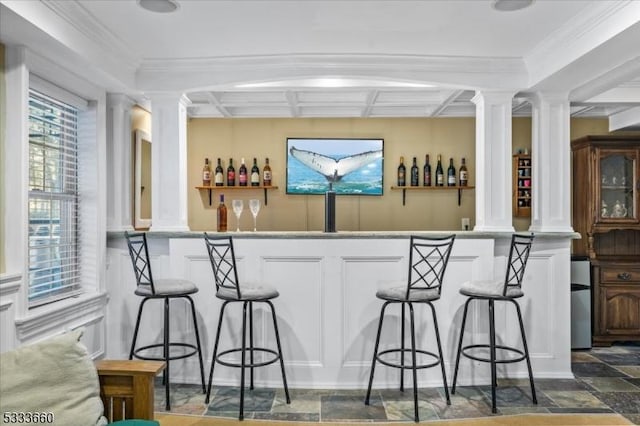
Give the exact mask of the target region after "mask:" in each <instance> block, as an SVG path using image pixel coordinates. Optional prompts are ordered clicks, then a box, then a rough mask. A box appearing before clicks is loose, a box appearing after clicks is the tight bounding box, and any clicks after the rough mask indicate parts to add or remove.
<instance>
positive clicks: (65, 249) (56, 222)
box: [29, 89, 81, 307]
mask: <svg viewBox="0 0 640 426" xmlns="http://www.w3.org/2000/svg"><path fill="white" fill-rule="evenodd" d="M77 130H78V110H77V108H75V107H74V106H71V105H68V104H66V103H64V102H60V101H58V100H56V99H53V98H52V97H49V96H47V95H45V94H43V93H40V92H38V91H35V90H33V89H32V90H30V91H29V306H30V307H34V306H38V305H42V304H44V303H49V302H53V301H56V300H59V299H62V298H66V297H69V296H73V295H75V294H77V293H79V292H80V291H81V287H80V257H79V232H80V220H79V215H78V211H79V209H78V197H79V196H78V134H77Z"/></svg>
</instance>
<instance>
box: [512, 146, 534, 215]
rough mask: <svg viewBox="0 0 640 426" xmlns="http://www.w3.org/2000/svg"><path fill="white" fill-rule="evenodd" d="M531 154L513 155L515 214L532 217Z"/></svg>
mask: <svg viewBox="0 0 640 426" xmlns="http://www.w3.org/2000/svg"><path fill="white" fill-rule="evenodd" d="M531 170H532V169H531V156H529V155H520V154H517V155H514V156H513V202H512V204H513V216H514V217H531V182H532V180H531Z"/></svg>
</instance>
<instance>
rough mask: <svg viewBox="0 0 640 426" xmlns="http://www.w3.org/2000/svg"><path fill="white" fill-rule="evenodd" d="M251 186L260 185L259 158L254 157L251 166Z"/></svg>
mask: <svg viewBox="0 0 640 426" xmlns="http://www.w3.org/2000/svg"><path fill="white" fill-rule="evenodd" d="M251 186H260V169H259V168H258V160H256V159H255V158H254V159H253V167H251Z"/></svg>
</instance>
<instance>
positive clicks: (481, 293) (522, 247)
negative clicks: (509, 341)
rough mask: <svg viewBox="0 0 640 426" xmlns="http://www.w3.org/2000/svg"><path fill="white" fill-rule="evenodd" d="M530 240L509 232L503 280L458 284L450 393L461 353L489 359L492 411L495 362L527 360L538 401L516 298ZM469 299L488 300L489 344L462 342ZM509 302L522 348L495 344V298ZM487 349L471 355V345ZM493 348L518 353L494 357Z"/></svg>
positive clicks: (475, 347) (494, 411) (454, 381)
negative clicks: (459, 308)
mask: <svg viewBox="0 0 640 426" xmlns="http://www.w3.org/2000/svg"><path fill="white" fill-rule="evenodd" d="M532 243H533V235H518V234H514V235H512V236H511V247H510V249H509V263H508V264H507V273H506V276H505V279H504V281H502V280H498V281H468V282H466V283H464V284H463V285H462V286H461V287H460V293H461V294H463V295H465V296H467V297H468V298H467V301H466V302H465V304H464V313H463V314H462V327H461V330H460V340H459V341H458V352H457V354H456V365H455V370H454V373H453V385H452V387H451V393H452V394H455V393H456V379H457V377H458V366H459V363H460V354H462V355H464V356H466V357H467V358H470V359H473V360H476V361H482V362H488V363H490V364H491V411H492V412H493V413H496V412H497V410H496V386H497V378H496V364H508V363H513V362H520V361H523V360H526V361H527V369H528V370H529V383H530V385H531V395H532V397H533V403H534V404H538V400H537V399H536V389H535V386H534V384H533V373H532V371H531V360H530V359H529V349H528V348H527V339H526V338H525V333H524V324H523V322H522V314H521V312H520V305H519V304H518V301H517V299H519V298H520V297H522V296H524V293H523V291H522V279H523V278H524V270H525V267H526V266H527V260H528V259H529V253H530V252H531V245H532ZM472 300H486V301H488V302H489V344H476V345H467V346H464V347H463V346H462V339H463V337H464V326H465V323H466V321H467V311H468V308H469V303H471V301H472ZM496 301H498V302H510V303H513V304H514V305H515V307H516V312H517V313H518V322H519V323H520V333H521V334H522V345H523V350H520V349H518V348H516V347H511V346H505V345H496V323H495V310H494V304H495V302H496ZM478 348H481V349H489V358H484V357H482V356H479V355H474V354H473V353H472V351H473V350H474V349H478ZM496 349H501V350H504V351H507V352H510V353H515V354H517V355H518V356H517V357H515V358H504V359H497V357H496Z"/></svg>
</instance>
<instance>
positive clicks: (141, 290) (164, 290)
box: [124, 232, 205, 411]
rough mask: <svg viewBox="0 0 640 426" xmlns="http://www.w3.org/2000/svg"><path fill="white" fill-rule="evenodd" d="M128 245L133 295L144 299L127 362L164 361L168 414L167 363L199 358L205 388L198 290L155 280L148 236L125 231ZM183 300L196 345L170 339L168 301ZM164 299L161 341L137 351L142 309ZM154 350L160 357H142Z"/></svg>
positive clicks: (176, 281) (189, 284) (177, 282)
mask: <svg viewBox="0 0 640 426" xmlns="http://www.w3.org/2000/svg"><path fill="white" fill-rule="evenodd" d="M124 234H125V237H126V238H127V245H128V246H129V255H130V256H131V262H132V263H133V271H134V272H135V274H136V284H137V287H136V291H135V294H136V295H138V296H141V297H143V299H142V302H140V307H139V308H138V318H137V319H136V326H135V331H134V332H133V341H132V342H131V349H130V352H129V359H133V357H136V358H138V359H145V360H160V361H165V362H166V368H165V369H164V371H163V374H162V380H163V382H164V385H165V396H166V403H165V408H166V409H167V411H169V410H171V400H170V398H169V382H170V380H169V377H170V376H169V372H170V361H172V360H176V359H183V358H188V357H190V356H193V355H196V354H197V355H198V360H199V362H200V378H201V380H202V392H203V393H204V392H205V385H204V362H203V361H202V350H201V347H200V334H199V333H198V321H197V319H196V310H195V306H194V304H193V299H191V295H192V294H195V293H197V292H198V287H196V285H195V284H194V283H192V282H191V281H187V280H181V279H173V278H167V279H158V280H154V279H153V275H152V273H151V263H150V262H149V249H148V248H147V236H146V234H145V233H144V232H138V233H129V232H125V233H124ZM179 298H180V299H186V300H188V301H189V305H190V306H191V315H192V317H193V327H194V329H195V334H196V342H195V344H194V343H186V342H172V341H171V340H170V336H169V324H170V322H169V306H170V303H169V302H170V300H171V299H179ZM155 299H162V300H164V321H163V341H162V343H154V344H151V345H145V346H141V347H139V348H136V341H137V339H138V329H139V328H140V318H141V317H142V308H144V305H145V304H146V303H147V301H149V300H155ZM172 347H180V348H183V352H182V353H179V354H171V348H172ZM153 348H163V352H162V356H151V355H144V354H143V353H144V351H146V350H149V349H153Z"/></svg>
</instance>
